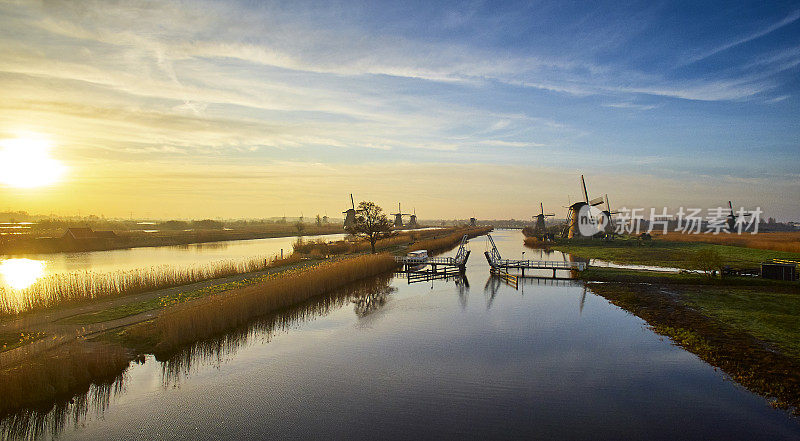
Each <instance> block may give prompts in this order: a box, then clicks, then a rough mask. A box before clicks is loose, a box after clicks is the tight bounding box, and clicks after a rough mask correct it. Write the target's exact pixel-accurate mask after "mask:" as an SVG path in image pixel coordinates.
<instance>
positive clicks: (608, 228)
mask: <svg viewBox="0 0 800 441" xmlns="http://www.w3.org/2000/svg"><path fill="white" fill-rule="evenodd" d="M615 214H619V212H618V211H611V204H609V203H608V194H606V209H605V210H603V217H605V233H606V235H608V236H613V235H614V232H615V231H616V228H615V227H614V215H615Z"/></svg>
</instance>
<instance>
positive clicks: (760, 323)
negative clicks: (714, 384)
mask: <svg viewBox="0 0 800 441" xmlns="http://www.w3.org/2000/svg"><path fill="white" fill-rule="evenodd" d="M590 288H591V290H592V291H593V292H594V293H596V294H598V295H601V296H603V297H605V298H606V299H608V300H609V301H610V302H611V303H613V304H615V305H617V306H619V307H621V308H623V309H625V310H626V311H628V312H630V313H632V314H634V315H636V316H638V317H641V318H642V319H644V320H645V321H647V323H648V324H649V325H650V326H651V327H652V328H653V330H654V331H655V332H657V333H659V334H661V335H664V336H666V337H669V338H670V339H671V340H672V341H673V342H674V343H675V344H676V345H678V346H681V347H683V348H685V349H687V350H689V351H691V352H693V353H695V354H696V355H697V356H698V357H700V358H701V359H703V360H704V361H705V362H707V363H709V364H711V365H713V366H716V367H719V368H721V369H722V370H723V371H724V372H725V373H727V374H728V375H729V376H730V377H731V378H732V379H733V380H735V381H736V382H738V383H740V384H741V385H743V386H745V387H746V388H748V389H750V390H752V391H754V392H756V393H759V394H761V395H763V396H765V397H767V398H769V399H770V401H771V404H772V405H773V406H775V407H780V408H785V409H788V408H794V409H795V411H796V409H797V408H798V406H800V358H798V357H797V343H796V342H797V341H800V330H799V329H798V328H797V326H796V323H798V322H799V321H800V309H799V308H798V305H800V302H799V301H798V296H797V294H789V293H783V294H775V295H773V294H770V292H768V291H764V290H758V289H755V288H752V289H741V288H738V289H735V290H731V288H728V287H726V288H720V287H706V286H704V287H686V286H681V285H671V286H666V287H664V286H657V285H649V284H628V283H603V284H592V285H590ZM743 295H744V296H745V297H747V298H746V299H742V298H741V296H743ZM776 295H777V296H781V295H782V296H786V297H783V298H779V297H775V296H776ZM731 320H732V321H731Z"/></svg>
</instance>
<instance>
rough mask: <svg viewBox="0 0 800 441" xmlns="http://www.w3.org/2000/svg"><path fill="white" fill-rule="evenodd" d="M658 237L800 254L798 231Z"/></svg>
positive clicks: (668, 235)
mask: <svg viewBox="0 0 800 441" xmlns="http://www.w3.org/2000/svg"><path fill="white" fill-rule="evenodd" d="M657 237H658V238H661V239H663V240H668V241H672V242H703V243H711V244H715V245H730V246H737V247H745V248H756V249H760V250H771V251H786V252H789V253H800V232H798V231H794V232H781V233H777V232H776V233H758V234H749V233H747V234H681V233H677V232H668V233H667V234H660V235H658V236H657Z"/></svg>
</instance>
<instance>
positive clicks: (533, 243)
mask: <svg viewBox="0 0 800 441" xmlns="http://www.w3.org/2000/svg"><path fill="white" fill-rule="evenodd" d="M524 243H525V246H526V247H528V248H542V249H549V248H550V246H551V245H553V242H545V241H543V240H539V239H538V238H536V237H526V238H525V240H524Z"/></svg>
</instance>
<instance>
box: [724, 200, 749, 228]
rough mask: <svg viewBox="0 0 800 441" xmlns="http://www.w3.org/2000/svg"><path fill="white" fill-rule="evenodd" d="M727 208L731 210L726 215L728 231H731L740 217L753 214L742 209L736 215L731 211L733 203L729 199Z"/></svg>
mask: <svg viewBox="0 0 800 441" xmlns="http://www.w3.org/2000/svg"><path fill="white" fill-rule="evenodd" d="M728 208H729V209H730V210H731V213H730V214H729V215H728V231H730V232H733V231H734V230H735V229H736V225H737V224H738V223H739V222H741V221H740V220H739V218H740V217H745V216H752V215H753V213H747V212H744V211H742V212H741V214H740V215H739V216H737V215H736V213H735V212H734V211H733V203H732V202H731V201H728Z"/></svg>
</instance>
